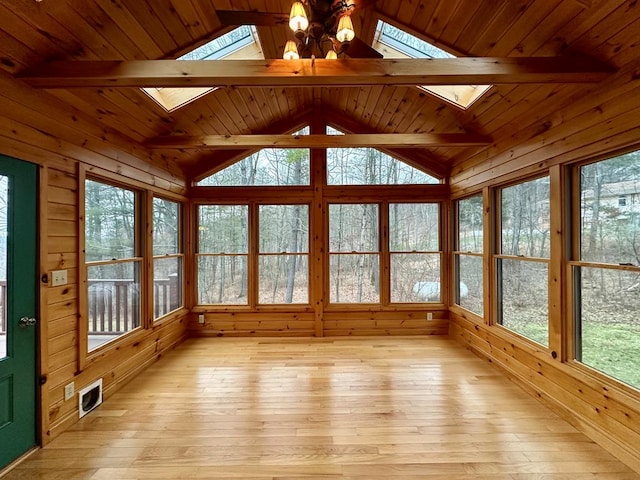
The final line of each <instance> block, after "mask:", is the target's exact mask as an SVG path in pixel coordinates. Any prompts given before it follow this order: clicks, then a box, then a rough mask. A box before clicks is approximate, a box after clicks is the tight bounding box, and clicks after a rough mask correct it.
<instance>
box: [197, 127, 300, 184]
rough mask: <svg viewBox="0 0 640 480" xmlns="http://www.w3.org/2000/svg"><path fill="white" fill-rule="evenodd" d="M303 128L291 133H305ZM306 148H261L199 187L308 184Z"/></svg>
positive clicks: (207, 179)
mask: <svg viewBox="0 0 640 480" xmlns="http://www.w3.org/2000/svg"><path fill="white" fill-rule="evenodd" d="M308 134H309V129H308V128H304V129H303V130H301V131H299V132H295V133H293V134H292V135H308ZM309 155H310V154H309V149H308V148H290V149H283V148H265V149H264V150H260V151H258V152H256V153H254V154H253V155H251V156H249V157H247V158H245V159H242V160H240V161H238V162H236V163H234V164H233V165H230V166H228V167H227V168H225V169H223V170H220V171H219V172H216V173H214V174H213V175H211V176H210V177H207V178H205V179H203V180H201V181H200V182H198V185H199V186H203V187H238V186H248V185H253V186H256V185H271V186H279V185H309V184H310V181H311V180H310V176H309V171H310V161H309V158H310V157H309Z"/></svg>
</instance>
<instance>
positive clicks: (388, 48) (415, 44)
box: [373, 20, 491, 109]
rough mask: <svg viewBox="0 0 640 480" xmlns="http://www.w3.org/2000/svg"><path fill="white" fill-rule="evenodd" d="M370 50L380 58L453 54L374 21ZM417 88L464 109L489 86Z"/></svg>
mask: <svg viewBox="0 0 640 480" xmlns="http://www.w3.org/2000/svg"><path fill="white" fill-rule="evenodd" d="M373 48H374V49H376V50H377V51H378V52H380V53H381V54H382V56H383V57H384V58H454V55H451V54H450V53H448V52H445V51H444V50H442V49H441V48H438V47H436V46H435V45H431V44H430V43H429V42H425V41H424V40H422V39H420V38H418V37H416V36H414V35H411V34H410V33H407V32H405V31H403V30H401V29H399V28H396V27H394V26H393V25H390V24H388V23H385V22H383V21H382V20H379V21H378V27H377V29H376V36H375V39H374V41H373ZM419 88H421V89H422V90H425V91H426V92H429V93H431V94H432V95H435V96H437V97H439V98H442V99H443V100H446V101H448V102H449V103H451V104H453V105H456V106H457V107H460V108H463V109H466V108H469V107H470V106H471V105H472V104H473V103H474V102H475V101H476V100H477V99H478V98H480V97H481V96H482V95H483V94H484V93H485V92H486V91H487V90H489V88H491V85H429V86H420V87H419Z"/></svg>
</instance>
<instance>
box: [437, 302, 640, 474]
mask: <svg viewBox="0 0 640 480" xmlns="http://www.w3.org/2000/svg"><path fill="white" fill-rule="evenodd" d="M449 334H450V336H451V338H453V339H455V340H457V341H459V342H460V343H462V344H463V345H466V346H467V348H469V349H470V350H471V351H472V352H474V353H476V354H477V355H479V356H480V357H482V358H485V359H487V360H489V361H490V362H491V363H493V364H494V365H496V366H498V367H499V368H500V369H501V370H502V371H503V372H505V373H506V375H507V376H508V377H509V378H511V379H512V380H513V381H514V382H515V383H517V384H518V385H520V386H521V387H523V388H524V389H525V390H527V391H528V392H529V393H530V394H531V395H533V396H535V397H537V398H538V399H540V400H541V401H542V402H543V403H545V404H546V405H547V406H549V407H551V408H552V409H553V410H555V411H556V412H557V413H559V414H560V415H561V416H563V417H564V418H565V419H566V420H567V421H569V422H570V423H571V424H573V425H574V426H575V427H577V428H579V429H580V430H581V431H583V432H585V433H586V434H587V435H589V436H590V437H592V438H593V439H594V440H595V441H597V442H598V443H600V444H601V445H603V446H604V447H605V448H607V449H608V450H609V451H610V452H611V453H613V454H614V455H616V456H617V457H618V458H620V459H621V460H622V461H624V462H625V463H627V465H629V466H630V467H631V468H634V469H635V470H636V471H640V400H639V399H638V398H637V397H634V396H631V395H629V394H628V393H627V392H625V391H623V390H622V389H620V388H619V387H616V386H615V385H613V384H609V383H604V384H603V382H601V381H598V380H596V379H595V378H594V377H592V376H590V375H589V374H588V373H586V369H581V368H578V367H576V366H572V365H570V364H565V363H561V362H560V361H558V360H553V359H552V358H551V356H549V355H547V354H545V353H543V352H541V351H538V350H536V349H534V348H533V347H530V346H527V345H525V344H523V342H519V341H517V340H515V337H514V336H513V335H510V334H508V333H506V332H505V331H504V330H503V329H500V328H499V327H488V326H486V325H484V324H479V323H476V322H474V321H471V320H469V319H466V318H464V316H461V315H458V314H456V313H454V312H452V313H451V323H450V330H449Z"/></svg>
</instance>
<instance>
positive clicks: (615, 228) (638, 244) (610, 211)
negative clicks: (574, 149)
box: [580, 152, 640, 265]
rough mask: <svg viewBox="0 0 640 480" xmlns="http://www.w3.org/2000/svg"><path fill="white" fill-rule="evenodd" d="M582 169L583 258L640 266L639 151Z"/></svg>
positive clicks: (591, 260) (590, 260)
mask: <svg viewBox="0 0 640 480" xmlns="http://www.w3.org/2000/svg"><path fill="white" fill-rule="evenodd" d="M580 170H581V192H580V213H581V215H580V217H581V226H582V238H581V259H582V260H584V261H588V262H604V263H614V264H619V263H632V264H634V265H640V152H632V153H628V154H626V155H622V156H620V157H616V158H612V159H610V160H605V161H603V162H598V163H594V164H591V165H587V166H584V167H582V168H581V169H580Z"/></svg>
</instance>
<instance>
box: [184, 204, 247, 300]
mask: <svg viewBox="0 0 640 480" xmlns="http://www.w3.org/2000/svg"><path fill="white" fill-rule="evenodd" d="M198 219H199V222H198V250H197V254H196V258H197V262H198V264H197V265H198V267H197V268H198V303H199V304H235V305H238V304H239V305H246V304H247V303H248V297H247V287H248V271H247V268H248V266H249V264H248V257H249V207H248V206H247V205H200V206H199V207H198Z"/></svg>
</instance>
